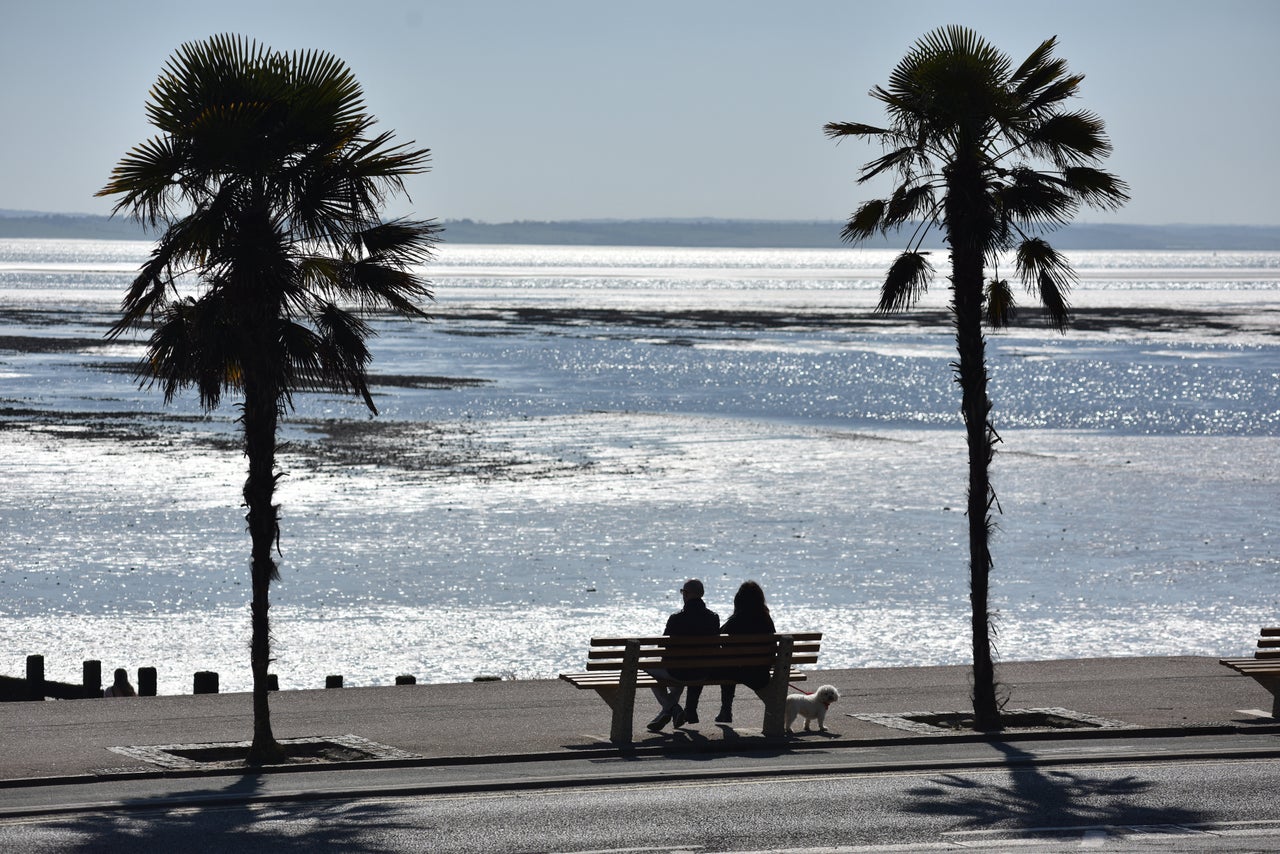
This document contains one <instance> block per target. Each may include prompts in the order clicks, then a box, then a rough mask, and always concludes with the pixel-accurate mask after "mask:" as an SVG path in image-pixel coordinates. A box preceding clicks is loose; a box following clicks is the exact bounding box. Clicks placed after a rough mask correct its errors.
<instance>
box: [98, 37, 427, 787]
mask: <svg viewBox="0 0 1280 854" xmlns="http://www.w3.org/2000/svg"><path fill="white" fill-rule="evenodd" d="M146 112H147V118H148V119H149V120H150V122H151V124H153V125H154V126H155V127H156V128H158V129H159V131H160V133H159V135H158V136H155V137H153V138H151V139H149V140H147V141H146V142H143V143H142V144H140V145H138V146H137V147H135V148H134V149H132V150H131V151H130V152H129V153H128V154H126V155H125V156H124V158H123V159H122V160H121V161H120V163H119V164H118V165H117V166H116V167H115V169H114V171H113V172H112V174H111V178H110V181H109V182H108V183H107V185H106V186H105V187H104V188H103V189H102V190H101V191H99V193H98V195H100V196H119V197H120V199H119V201H118V202H117V203H116V205H115V208H114V213H121V212H124V213H127V214H128V215H130V216H132V217H134V218H136V219H138V220H139V221H141V222H143V223H145V224H146V225H148V226H149V227H152V228H158V227H163V229H164V232H163V234H162V236H161V237H160V238H159V240H158V243H157V245H156V247H155V249H154V250H153V251H152V253H151V256H150V258H149V259H148V260H147V261H146V263H145V264H144V265H143V266H142V267H141V269H140V271H139V273H138V276H137V278H135V279H134V281H133V284H132V286H131V287H130V289H129V291H128V293H127V294H126V296H125V298H124V301H123V306H122V309H123V314H122V317H121V318H120V320H119V321H118V322H117V323H116V325H115V326H114V327H113V328H112V330H111V332H110V333H109V334H110V335H111V336H112V337H116V336H119V335H122V334H124V333H125V332H126V331H128V330H132V329H138V330H144V331H146V332H147V333H148V334H149V338H148V339H147V353H146V357H145V358H144V360H143V361H142V363H141V364H140V365H139V368H138V370H139V375H140V376H141V377H142V378H143V382H144V384H148V385H159V386H160V387H161V388H162V389H163V390H164V396H165V401H166V402H169V401H170V400H172V399H173V397H174V396H175V395H176V394H177V393H178V392H179V391H180V390H182V389H185V388H188V387H194V388H195V389H196V390H197V391H198V393H199V397H200V402H201V404H202V405H203V406H204V407H205V408H206V409H207V410H212V409H214V408H216V407H217V406H218V404H219V403H220V401H221V400H222V396H223V394H224V393H235V394H238V395H240V396H241V403H240V406H241V410H242V415H241V419H240V420H241V423H242V425H243V434H244V453H245V455H246V456H247V457H248V467H249V473H248V478H247V480H246V481H245V485H244V504H245V506H246V507H247V508H248V512H247V515H246V520H247V521H248V527H249V534H250V537H251V540H252V564H251V575H252V587H253V600H252V605H251V631H252V643H251V661H252V668H253V710H254V733H253V745H252V748H251V750H250V757H249V759H250V762H251V763H254V764H257V763H261V762H268V761H273V760H276V759H279V758H280V757H281V756H282V755H283V751H282V750H281V748H280V745H279V744H278V743H277V742H276V741H275V738H274V736H273V734H272V730H271V717H270V709H269V705H268V693H267V671H268V667H269V665H270V662H271V649H270V631H269V630H270V623H269V621H268V608H269V599H268V593H269V588H270V584H271V582H272V581H273V580H276V579H278V578H279V574H278V571H277V567H276V564H275V561H274V559H273V558H272V554H271V551H272V549H273V548H274V547H276V546H277V543H278V539H279V533H280V531H279V522H278V519H279V517H278V509H279V508H278V507H277V506H276V505H275V504H274V503H273V502H274V494H275V486H276V481H277V480H278V479H279V477H280V476H281V475H280V473H278V472H277V471H276V467H275V456H276V431H277V425H278V422H279V419H280V418H281V417H282V416H283V415H284V414H285V413H286V412H287V411H288V410H289V409H290V408H291V407H292V402H293V395H294V394H295V393H296V392H300V391H316V390H327V391H334V392H339V393H351V394H357V395H359V396H360V397H361V398H362V399H363V400H364V403H365V405H366V406H367V407H368V408H369V410H370V411H372V412H375V413H376V412H377V409H376V407H375V406H374V403H373V398H372V396H371V395H370V393H369V387H368V382H367V375H366V367H367V366H368V364H369V361H370V358H371V357H370V353H369V349H368V347H367V346H366V339H367V338H368V337H369V336H370V335H371V334H373V330H372V329H371V327H370V326H369V325H368V322H367V320H366V316H367V314H368V313H369V312H370V311H380V310H382V311H388V310H389V311H391V312H394V313H398V314H402V315H409V316H415V317H425V312H424V310H423V308H422V307H421V306H422V304H423V303H425V302H426V301H428V300H430V299H431V292H430V287H429V283H428V282H427V281H426V280H424V279H423V278H421V277H420V276H419V274H418V273H417V272H415V268H416V267H418V266H419V265H421V264H423V263H425V262H426V261H427V260H428V259H429V258H430V255H431V250H432V247H433V246H434V243H435V235H436V232H437V231H438V228H437V226H436V225H434V224H433V223H432V222H431V221H413V220H405V219H400V220H393V221H389V222H384V221H383V220H382V219H381V217H380V214H379V208H380V207H381V205H382V203H383V202H384V201H385V200H386V199H387V198H388V197H389V196H391V195H396V194H400V193H403V192H404V189H405V188H404V184H403V180H404V178H405V176H408V175H413V174H418V173H421V172H425V171H426V169H427V166H426V164H427V160H428V157H429V152H428V151H427V150H426V149H415V148H413V147H412V143H408V144H400V145H396V144H393V143H392V134H391V133H390V132H384V133H380V134H377V135H374V134H373V133H372V127H373V125H374V119H373V117H372V116H370V115H369V114H368V113H367V112H366V111H365V107H364V96H363V93H362V91H361V89H360V86H359V84H358V83H357V82H356V80H355V77H354V76H353V75H352V73H351V71H350V70H349V69H348V68H347V66H346V65H345V64H344V63H343V62H341V61H340V60H338V59H336V58H334V57H333V56H330V55H328V54H325V53H323V52H319V51H305V52H296V53H291V54H283V53H279V52H276V51H273V50H271V49H269V48H267V47H265V46H261V45H258V44H257V43H256V42H253V41H247V40H245V39H243V38H241V37H238V36H230V35H220V36H215V37H212V38H210V39H208V40H206V41H202V42H192V43H188V44H185V45H183V46H182V47H180V48H179V49H178V50H177V52H176V53H175V54H174V55H173V56H172V57H171V58H170V59H169V61H168V63H167V64H166V65H165V67H164V69H163V71H162V72H161V74H160V77H159V79H158V80H157V81H156V83H155V85H154V86H153V87H152V89H151V93H150V97H149V99H148V102H147V105H146Z"/></svg>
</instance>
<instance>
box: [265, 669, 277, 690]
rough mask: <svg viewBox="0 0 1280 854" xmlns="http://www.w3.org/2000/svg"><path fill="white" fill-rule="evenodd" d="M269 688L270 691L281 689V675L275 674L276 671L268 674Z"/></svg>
mask: <svg viewBox="0 0 1280 854" xmlns="http://www.w3.org/2000/svg"><path fill="white" fill-rule="evenodd" d="M267 690H268V691H279V690H280V677H279V676H277V675H276V674H274V673H268V674H267Z"/></svg>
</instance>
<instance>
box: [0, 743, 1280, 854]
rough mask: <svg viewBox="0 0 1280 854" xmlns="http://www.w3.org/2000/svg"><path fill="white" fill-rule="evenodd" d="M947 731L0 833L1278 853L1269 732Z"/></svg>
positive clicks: (300, 779) (368, 777)
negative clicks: (1019, 736) (939, 737)
mask: <svg viewBox="0 0 1280 854" xmlns="http://www.w3.org/2000/svg"><path fill="white" fill-rule="evenodd" d="M955 747H963V748H964V749H963V750H961V751H956V750H949V751H948V756H947V760H946V762H939V761H938V754H937V751H936V750H934V751H933V753H932V761H928V755H927V754H921V753H918V752H917V751H919V749H920V748H919V746H917V745H902V746H899V747H882V748H877V749H876V750H875V751H861V750H857V751H854V750H832V751H806V752H804V753H802V754H799V755H795V754H784V755H781V756H766V755H755V756H718V757H691V758H689V759H686V760H677V759H672V758H664V759H657V758H655V759H651V760H644V759H632V760H622V759H613V760H599V761H584V760H564V761H557V762H550V763H543V762H538V763H514V764H513V763H487V764H481V765H462V766H454V767H447V768H441V767H415V768H386V769H370V770H363V771H320V772H313V773H309V774H298V773H290V774H262V775H243V774H236V775H225V776H204V777H199V778H186V779H182V778H179V779H160V780H156V779H151V780H138V781H134V782H132V783H128V782H126V781H112V782H106V783H96V784H91V785H87V786H80V787H75V786H65V787H64V786H57V787H31V788H29V789H12V790H9V791H6V792H5V793H4V802H3V805H2V806H3V810H4V812H5V813H7V814H8V816H9V817H8V818H4V819H0V850H5V851H15V852H27V851H32V852H45V851H48V852H54V851H57V852H103V851H132V850H139V851H141V850H147V851H169V850H175V851H184V852H201V851H232V850H234V851H237V852H250V853H251V852H258V851H261V852H266V851H272V852H279V851H285V852H288V851H293V850H298V851H303V850H306V851H315V850H342V851H355V852H374V851H379V852H381V851H397V852H428V851H429V852H453V851H457V852H463V851H466V852H468V854H470V852H476V851H485V852H534V851H566V852H567V851H577V852H582V851H592V852H601V851H623V850H625V851H629V852H640V851H696V852H701V851H753V850H788V849H789V850H814V849H819V850H824V851H831V850H833V849H835V850H878V849H882V848H883V847H884V846H907V848H906V850H946V849H959V848H970V849H972V848H978V849H980V850H1007V849H1009V848H1015V847H1016V848H1018V849H1019V850H1021V849H1024V848H1032V849H1034V850H1049V851H1058V850H1075V849H1077V848H1081V847H1085V848H1090V849H1093V850H1104V851H1105V850H1113V851H1121V850H1123V851H1129V850H1161V851H1169V850H1173V851H1178V850H1182V851H1237V850H1238V851H1268V850H1280V806H1278V805H1277V802H1276V799H1275V798H1274V795H1273V793H1274V792H1275V791H1276V790H1277V783H1280V758H1278V757H1280V750H1278V749H1277V748H1278V747H1280V738H1277V737H1276V736H1240V737H1228V738H1224V737H1221V736H1217V737H1194V738H1183V739H1129V740H1125V739H1107V740H1102V741H1095V740H1090V741H1085V742H1079V741H1077V742H1074V743H1072V742H1066V741H1045V742H1024V743H1020V744H1018V745H1016V746H1013V745H1009V744H1004V745H992V744H973V745H963V746H961V745H956V746H955ZM15 798H24V799H27V801H28V802H27V803H25V804H21V803H15ZM40 800H43V801H44V802H45V803H44V806H43V807H40V806H38V804H37V802H38V801H40ZM40 809H44V810H52V811H51V812H47V813H45V814H43V815H35V814H31V815H28V816H26V817H20V816H19V815H18V814H19V813H21V812H24V811H25V812H29V813H35V812H37V811H39V810H40ZM895 850H903V849H895Z"/></svg>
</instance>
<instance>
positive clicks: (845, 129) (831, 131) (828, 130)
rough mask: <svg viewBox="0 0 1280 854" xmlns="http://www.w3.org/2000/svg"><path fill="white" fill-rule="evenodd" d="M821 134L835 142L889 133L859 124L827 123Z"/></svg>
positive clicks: (882, 129) (872, 126)
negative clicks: (852, 137) (850, 137)
mask: <svg viewBox="0 0 1280 854" xmlns="http://www.w3.org/2000/svg"><path fill="white" fill-rule="evenodd" d="M822 132H823V133H824V134H826V135H827V138H828V139H834V140H836V141H837V142H838V141H839V140H840V139H842V138H843V137H846V136H883V135H884V134H887V133H889V131H887V130H885V129H884V128H878V127H876V126H875V125H864V124H861V123H859V122H827V123H826V124H825V125H823V126H822Z"/></svg>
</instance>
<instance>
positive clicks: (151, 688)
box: [138, 667, 156, 697]
mask: <svg viewBox="0 0 1280 854" xmlns="http://www.w3.org/2000/svg"><path fill="white" fill-rule="evenodd" d="M155 695H156V669H155V668H154V667H139V668H138V696H139V697H154V696H155Z"/></svg>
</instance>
